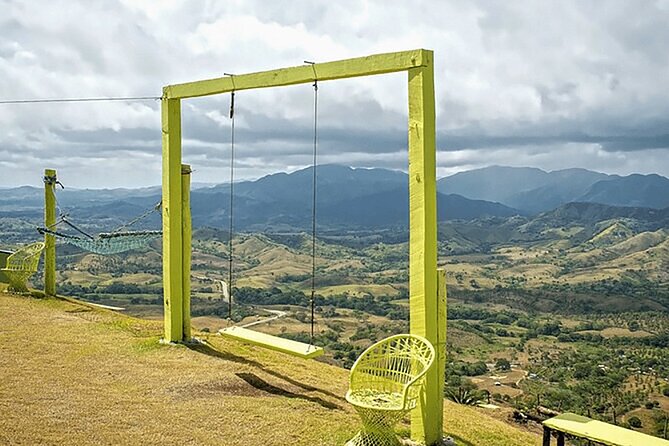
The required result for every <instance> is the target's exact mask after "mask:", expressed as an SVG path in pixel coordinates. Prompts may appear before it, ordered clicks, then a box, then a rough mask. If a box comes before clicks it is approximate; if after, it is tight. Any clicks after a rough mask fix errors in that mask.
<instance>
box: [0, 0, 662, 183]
mask: <svg viewBox="0 0 669 446" xmlns="http://www.w3.org/2000/svg"><path fill="white" fill-rule="evenodd" d="M0 10H2V14H1V15H0V80H1V81H0V99H2V100H9V99H30V98H59V97H96V96H159V95H160V94H161V89H162V87H163V86H164V85H168V84H172V83H179V82H186V81H192V80H198V79H206V78H212V77H219V76H222V75H223V73H224V72H229V73H236V74H241V73H246V72H253V71H261V70H267V69H273V68H279V67H285V66H294V65H299V64H301V63H302V61H304V60H313V61H316V62H324V61H330V60H337V59H342V58H349V57H357V56H363V55H367V54H373V53H381V52H391V51H401V50H408V49H414V48H429V49H433V50H434V51H435V58H436V60H435V70H436V71H435V75H436V90H437V92H436V94H437V98H436V99H437V126H438V176H445V175H448V174H451V173H454V172H458V171H461V170H468V169H473V168H478V167H483V166H487V165H493V164H498V165H512V166H534V167H539V168H542V169H546V170H555V169H564V168H571V167H583V168H588V169H593V170H598V171H602V172H607V173H618V174H629V173H632V172H640V173H660V174H662V175H669V156H668V155H669V51H667V48H668V47H669V0H657V1H643V0H635V1H629V0H626V1H615V0H600V1H586V0H573V1H569V0H555V1H533V2H520V1H519V2H509V1H502V0H500V1H493V0H489V1H484V0H480V1H470V2H462V1H431V2H430V1H411V2H408V1H396V2H394V1H387V0H386V1H336V2H334V1H329V0H328V1H287V0H286V1H269V0H267V1H260V0H257V1H253V0H246V1H241V0H240V1H234V0H226V1H210V2H208V1H185V0H184V1H179V0H169V1H166V0H162V1H153V0H121V1H112V0H108V1H83V0H82V1H76V0H68V1H57V0H50V1H37V0H35V1H18V0H17V1H11V0H0ZM319 95H320V96H319V106H320V109H319V120H320V151H321V154H320V160H321V162H323V163H341V164H349V165H354V166H364V167H386V168H393V169H405V168H406V166H407V160H406V158H407V155H406V119H407V118H406V115H407V97H406V73H398V74H392V75H385V76H375V77H369V78H358V79H352V80H346V81H332V82H323V83H321V85H320V89H319ZM312 101H313V90H312V87H311V86H310V85H309V84H305V85H300V86H293V87H286V88H279V89H271V90H257V91H244V92H240V93H238V94H237V97H236V106H237V114H236V116H237V122H236V126H237V155H238V172H237V176H238V177H240V178H255V177H258V176H261V175H263V174H266V173H270V172H276V171H285V170H295V169H298V168H301V167H304V166H306V165H308V164H309V162H310V160H311V154H310V150H311V148H310V145H311V138H312V135H311V128H312V119H313V110H312V107H313V103H312ZM228 106H229V96H227V95H224V96H219V97H214V98H207V99H194V100H188V101H185V102H184V105H183V123H184V161H185V162H189V163H191V164H192V165H193V167H194V168H195V169H196V173H195V177H194V181H198V182H217V181H226V180H227V174H228V170H227V168H228V166H229V164H228V162H229V161H228V160H229V137H230V122H229V120H228V119H227V117H226V113H227V108H228ZM160 151H161V147H160V111H159V103H158V102H157V101H154V100H149V101H142V102H128V103H124V102H107V103H86V104H81V103H77V104H22V105H0V186H16V185H20V184H39V181H40V174H41V171H42V170H43V169H44V168H45V167H54V168H56V169H58V171H59V174H60V177H61V178H62V179H63V181H64V182H65V183H66V184H69V185H72V186H76V187H133V186H147V185H155V184H159V183H160V165H161V160H160Z"/></svg>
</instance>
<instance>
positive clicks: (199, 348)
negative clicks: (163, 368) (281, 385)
mask: <svg viewBox="0 0 669 446" xmlns="http://www.w3.org/2000/svg"><path fill="white" fill-rule="evenodd" d="M186 346H187V347H188V348H189V349H191V350H193V351H196V352H198V353H202V354H205V355H207V356H212V357H214V358H219V359H223V360H225V361H232V362H236V363H238V364H244V365H248V366H252V367H256V368H258V369H260V370H262V371H263V372H265V373H267V374H268V375H272V376H274V377H275V378H279V379H281V380H283V381H286V382H287V383H289V384H292V385H294V386H295V387H299V388H300V389H303V390H305V391H307V392H318V393H322V394H323V395H327V396H329V397H331V398H336V399H338V400H340V401H346V399H345V398H344V397H342V396H340V395H337V394H335V393H332V392H329V391H327V390H323V389H319V388H317V387H314V386H310V385H308V384H304V383H301V382H299V381H297V380H295V379H293V378H291V377H289V376H286V375H283V374H281V373H279V372H276V371H274V370H271V369H268V368H266V367H265V366H264V365H263V364H261V363H260V362H258V361H254V360H252V359H247V358H244V357H243V356H238V355H235V354H232V353H230V352H222V351H220V350H216V349H215V348H213V347H212V346H211V345H209V344H205V343H197V344H186Z"/></svg>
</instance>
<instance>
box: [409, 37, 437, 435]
mask: <svg viewBox="0 0 669 446" xmlns="http://www.w3.org/2000/svg"><path fill="white" fill-rule="evenodd" d="M422 56H423V57H422V64H421V66H420V67H415V68H410V69H409V70H408V73H409V326H410V331H411V333H412V334H417V335H420V336H424V337H425V338H426V339H427V340H428V341H430V342H431V343H432V344H433V345H434V347H435V349H437V350H441V349H442V348H443V340H442V339H440V336H439V335H440V327H442V326H444V327H445V324H446V317H445V316H446V312H445V306H444V307H443V308H442V305H441V304H440V302H439V296H438V286H437V283H438V279H437V178H436V137H435V133H436V132H435V125H436V123H435V103H434V65H433V52H432V51H428V50H422ZM435 359H436V361H435V362H436V363H435V366H433V367H431V368H430V370H429V371H428V372H427V374H426V377H425V391H424V393H423V396H422V402H421V404H419V405H418V407H417V408H416V410H414V411H413V412H412V415H411V439H412V440H414V441H417V442H420V443H424V444H427V445H433V444H437V443H439V442H440V441H441V439H442V437H443V433H442V426H443V416H442V414H443V404H444V401H443V398H444V397H443V386H444V383H443V381H444V376H443V373H442V372H441V370H443V367H444V366H443V365H442V364H441V363H440V361H443V360H444V355H443V354H440V353H438V354H437V357H436V358H435Z"/></svg>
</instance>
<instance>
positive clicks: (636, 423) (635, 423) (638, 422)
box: [627, 417, 642, 429]
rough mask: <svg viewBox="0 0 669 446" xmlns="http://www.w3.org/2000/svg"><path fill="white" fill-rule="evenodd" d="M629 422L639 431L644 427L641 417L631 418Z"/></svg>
mask: <svg viewBox="0 0 669 446" xmlns="http://www.w3.org/2000/svg"><path fill="white" fill-rule="evenodd" d="M627 422H628V423H629V425H630V427H634V428H637V429H638V428H640V427H641V426H642V424H641V419H640V418H639V417H630V419H629V420H627Z"/></svg>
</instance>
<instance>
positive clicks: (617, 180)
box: [437, 166, 669, 214]
mask: <svg viewBox="0 0 669 446" xmlns="http://www.w3.org/2000/svg"><path fill="white" fill-rule="evenodd" d="M437 184H438V185H437V189H438V190H439V192H441V193H444V194H459V195H462V196H463V197H466V198H471V199H478V200H488V201H494V202H499V203H502V204H504V205H506V206H509V207H511V208H515V209H519V210H521V211H523V212H526V213H529V214H537V213H540V212H544V211H549V210H551V209H555V208H556V207H558V206H560V205H562V204H565V203H572V202H586V203H601V204H608V205H612V206H632V207H648V208H655V209H662V208H666V207H669V194H668V193H667V192H669V179H667V178H665V177H663V176H660V175H656V174H651V175H640V174H632V175H628V176H619V175H607V174H604V173H599V172H593V171H590V170H586V169H566V170H555V171H552V172H546V171H543V170H541V169H536V168H530V167H503V166H491V167H485V168H482V169H475V170H469V171H466V172H460V173H456V174H454V175H451V176H449V177H446V178H442V179H440V180H439V181H438V183H437Z"/></svg>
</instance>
